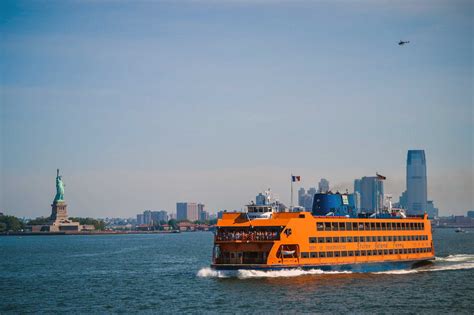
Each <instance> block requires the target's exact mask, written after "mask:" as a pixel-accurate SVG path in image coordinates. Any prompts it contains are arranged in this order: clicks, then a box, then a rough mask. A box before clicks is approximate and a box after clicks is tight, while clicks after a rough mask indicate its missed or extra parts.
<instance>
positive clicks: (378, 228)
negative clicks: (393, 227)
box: [375, 222, 381, 230]
mask: <svg viewBox="0 0 474 315" xmlns="http://www.w3.org/2000/svg"><path fill="white" fill-rule="evenodd" d="M375 226H376V229H377V230H380V229H381V227H380V222H377V223H375Z"/></svg>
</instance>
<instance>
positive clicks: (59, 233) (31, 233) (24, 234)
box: [0, 230, 182, 237]
mask: <svg viewBox="0 0 474 315" xmlns="http://www.w3.org/2000/svg"><path fill="white" fill-rule="evenodd" d="M177 233H182V232H181V231H179V230H173V231H97V232H7V233H0V237H1V236H55V235H66V236H67V235H123V234H177Z"/></svg>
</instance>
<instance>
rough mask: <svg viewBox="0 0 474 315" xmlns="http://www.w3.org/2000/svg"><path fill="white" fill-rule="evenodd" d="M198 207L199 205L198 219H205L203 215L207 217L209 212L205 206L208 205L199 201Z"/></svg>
mask: <svg viewBox="0 0 474 315" xmlns="http://www.w3.org/2000/svg"><path fill="white" fill-rule="evenodd" d="M197 207H198V218H197V220H203V219H202V217H203V216H204V217H206V214H207V212H206V210H204V208H205V207H206V206H205V205H204V204H202V203H198V205H197ZM204 220H206V219H204Z"/></svg>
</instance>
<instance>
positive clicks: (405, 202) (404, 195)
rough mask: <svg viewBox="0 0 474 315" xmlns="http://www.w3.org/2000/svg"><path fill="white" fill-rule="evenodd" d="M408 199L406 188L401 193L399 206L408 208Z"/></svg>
mask: <svg viewBox="0 0 474 315" xmlns="http://www.w3.org/2000/svg"><path fill="white" fill-rule="evenodd" d="M407 207H408V200H407V191H406V190H405V191H404V192H402V194H401V195H400V200H399V201H398V208H402V209H407Z"/></svg>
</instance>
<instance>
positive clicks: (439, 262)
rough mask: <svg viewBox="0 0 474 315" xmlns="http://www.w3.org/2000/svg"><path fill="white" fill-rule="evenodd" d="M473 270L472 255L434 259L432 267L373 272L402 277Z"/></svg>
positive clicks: (473, 261)
mask: <svg viewBox="0 0 474 315" xmlns="http://www.w3.org/2000/svg"><path fill="white" fill-rule="evenodd" d="M473 268H474V255H465V254H460V255H449V256H447V257H436V259H435V262H434V264H433V265H431V266H428V267H421V268H417V269H409V270H391V271H381V272H374V273H375V274H391V275H402V274H409V273H419V272H431V271H445V270H463V269H473Z"/></svg>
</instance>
